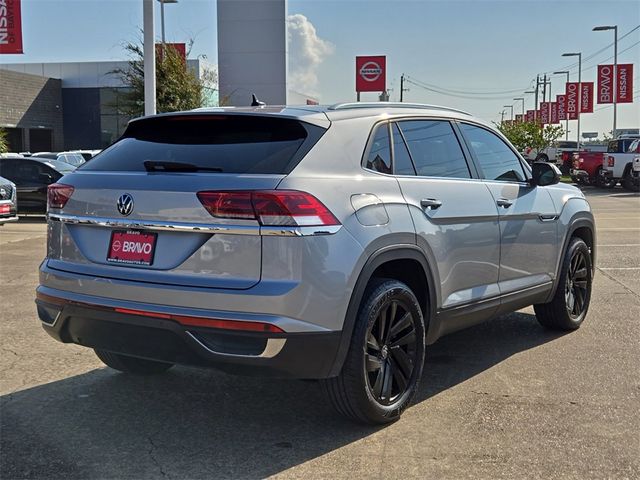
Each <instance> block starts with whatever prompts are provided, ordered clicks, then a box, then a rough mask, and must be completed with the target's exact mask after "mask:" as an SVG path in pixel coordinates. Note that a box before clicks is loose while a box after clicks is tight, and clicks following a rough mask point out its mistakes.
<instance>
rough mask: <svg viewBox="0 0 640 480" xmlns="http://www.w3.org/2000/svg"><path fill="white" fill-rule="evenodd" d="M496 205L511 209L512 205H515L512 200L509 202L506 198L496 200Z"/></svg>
mask: <svg viewBox="0 0 640 480" xmlns="http://www.w3.org/2000/svg"><path fill="white" fill-rule="evenodd" d="M496 203H497V204H498V206H499V207H504V208H509V207H510V206H511V205H513V202H512V201H511V200H507V199H506V198H499V199H498V200H496Z"/></svg>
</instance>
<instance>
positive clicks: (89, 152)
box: [70, 150, 102, 162]
mask: <svg viewBox="0 0 640 480" xmlns="http://www.w3.org/2000/svg"><path fill="white" fill-rule="evenodd" d="M101 151H102V150H71V152H70V153H78V154H80V155H82V158H84V161H85V162H88V161H89V160H91V159H92V158H93V157H95V156H96V155H97V154H99V153H100V152H101Z"/></svg>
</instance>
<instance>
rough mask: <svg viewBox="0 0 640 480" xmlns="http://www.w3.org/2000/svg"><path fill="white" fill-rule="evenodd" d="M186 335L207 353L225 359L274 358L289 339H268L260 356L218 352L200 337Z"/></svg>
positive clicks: (189, 333) (190, 334)
mask: <svg viewBox="0 0 640 480" xmlns="http://www.w3.org/2000/svg"><path fill="white" fill-rule="evenodd" d="M186 333H187V335H189V337H191V339H192V340H195V341H196V342H197V343H198V345H200V346H201V347H202V348H204V349H205V350H206V351H207V352H209V353H213V354H215V355H222V356H225V357H240V358H273V357H275V356H276V355H277V354H279V353H280V351H281V350H282V348H283V347H284V344H285V343H287V339H286V338H268V339H267V345H266V346H265V347H264V350H263V351H262V353H261V354H260V355H240V354H236V353H224V352H217V351H215V350H212V349H210V348H209V347H207V346H206V345H205V344H204V343H202V342H201V341H200V340H198V337H196V336H195V335H194V334H192V333H191V332H189V331H187V332H186Z"/></svg>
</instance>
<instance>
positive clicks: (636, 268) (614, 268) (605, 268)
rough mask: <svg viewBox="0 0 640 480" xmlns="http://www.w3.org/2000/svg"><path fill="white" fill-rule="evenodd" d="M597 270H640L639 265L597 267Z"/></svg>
mask: <svg viewBox="0 0 640 480" xmlns="http://www.w3.org/2000/svg"><path fill="white" fill-rule="evenodd" d="M598 270H640V267H598Z"/></svg>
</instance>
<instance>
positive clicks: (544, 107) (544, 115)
mask: <svg viewBox="0 0 640 480" xmlns="http://www.w3.org/2000/svg"><path fill="white" fill-rule="evenodd" d="M550 110H551V102H540V123H542V124H543V125H545V124H547V123H551V122H550V121H549V113H550Z"/></svg>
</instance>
